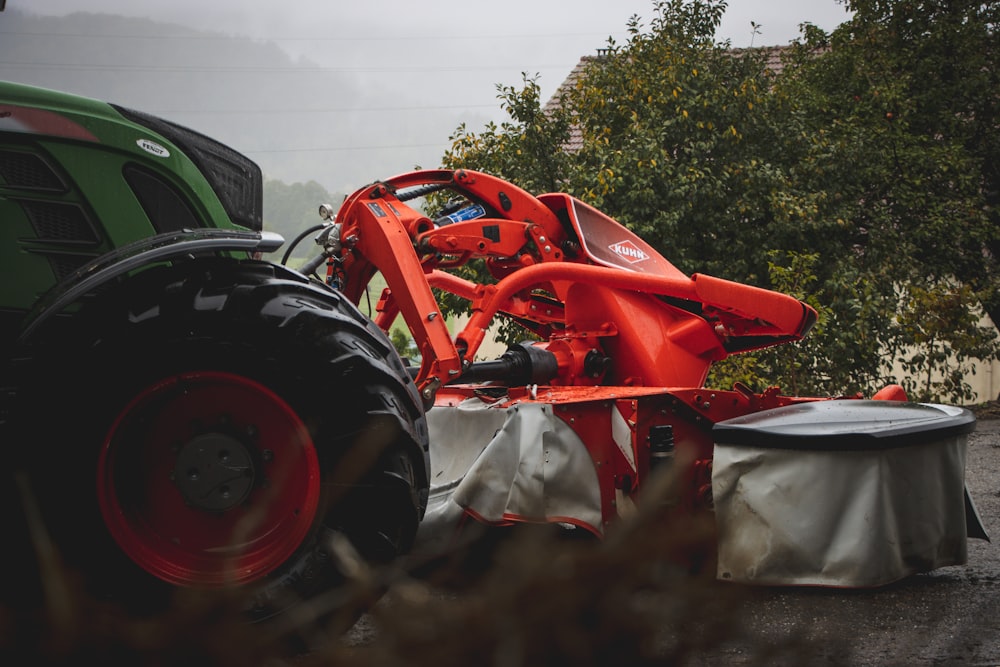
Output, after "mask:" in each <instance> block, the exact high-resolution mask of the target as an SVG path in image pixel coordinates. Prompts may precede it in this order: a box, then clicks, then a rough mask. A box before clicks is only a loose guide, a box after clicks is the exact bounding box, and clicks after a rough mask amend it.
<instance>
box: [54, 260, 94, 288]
mask: <svg viewBox="0 0 1000 667" xmlns="http://www.w3.org/2000/svg"><path fill="white" fill-rule="evenodd" d="M45 258H46V259H48V260H49V266H50V267H51V268H52V273H53V275H55V277H56V281H58V282H62V281H63V280H64V279H65V278H67V277H68V276H70V275H71V274H72V273H73V272H74V271H76V270H77V269H79V268H80V267H81V266H83V265H84V264H86V263H87V262H89V261H90V260H92V259H94V256H93V255H71V254H61V253H45Z"/></svg>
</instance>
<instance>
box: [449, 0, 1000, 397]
mask: <svg viewBox="0 0 1000 667" xmlns="http://www.w3.org/2000/svg"><path fill="white" fill-rule="evenodd" d="M849 6H850V9H852V10H853V11H854V16H853V18H852V19H850V20H849V21H847V22H846V23H845V24H843V25H842V26H841V27H840V28H838V29H837V30H835V31H834V32H833V33H832V35H827V34H826V33H824V32H823V31H821V30H819V29H817V28H815V27H813V26H808V25H807V26H805V27H804V30H803V38H802V40H800V41H799V42H797V43H796V45H795V46H794V48H792V49H791V52H790V55H789V57H788V58H787V60H786V61H785V63H784V68H783V70H782V71H781V72H780V73H778V74H776V73H774V72H773V71H772V70H771V69H769V68H768V67H767V66H766V60H765V57H766V56H767V52H766V51H764V50H744V51H739V50H733V49H731V48H729V45H728V44H727V43H721V44H720V43H716V42H715V41H714V34H715V30H716V29H717V27H718V24H719V21H720V19H721V17H722V14H723V12H724V10H725V7H726V3H725V2H722V1H719V0H658V1H654V2H653V12H654V18H653V20H652V21H651V22H650V26H649V28H648V30H646V29H644V28H643V26H642V24H641V23H640V20H639V18H638V17H634V18H633V19H632V20H631V21H630V23H629V26H628V28H629V39H628V40H627V42H626V43H624V44H622V45H618V44H615V43H614V42H609V43H608V48H607V49H606V55H604V56H603V57H601V58H597V59H594V60H592V62H591V63H590V65H589V66H588V67H587V69H586V71H585V72H584V75H583V77H582V78H581V79H580V81H579V82H578V84H577V86H576V87H575V88H573V89H571V90H568V91H565V92H564V93H563V94H562V97H561V99H560V104H559V105H558V107H557V108H556V109H548V110H546V112H544V113H543V112H542V111H541V109H540V106H539V104H538V99H537V97H538V96H537V85H535V82H534V81H533V80H530V79H526V81H525V88H524V89H523V90H521V91H516V90H513V89H503V90H502V96H503V99H504V106H505V108H507V110H508V112H509V113H511V116H512V122H511V123H505V124H504V125H502V126H501V127H496V126H488V127H487V128H486V130H485V131H484V132H482V133H480V134H473V133H469V132H468V131H467V130H466V129H465V128H461V129H460V132H459V133H458V134H457V135H456V136H455V137H454V140H455V143H454V145H453V149H452V150H451V151H449V153H448V155H447V156H446V158H447V160H446V162H447V164H448V166H452V167H467V168H475V169H483V170H486V171H490V170H495V171H494V173H497V174H498V175H501V176H503V177H505V178H508V179H510V180H513V181H514V182H516V183H518V184H519V185H521V186H522V187H525V188H526V189H528V190H529V191H530V190H534V191H540V190H548V189H551V187H550V186H551V184H552V183H553V182H555V183H556V184H558V185H561V187H559V189H560V190H563V191H567V192H570V193H571V194H575V195H577V196H579V197H581V198H582V199H584V200H587V201H588V202H589V203H591V204H593V205H595V206H597V207H598V208H600V209H602V210H604V211H605V212H606V213H608V214H609V215H611V216H612V217H615V218H617V219H618V220H620V221H621V222H623V223H624V224H626V225H627V226H629V227H631V228H632V229H633V230H635V231H636V232H638V233H639V234H640V235H642V236H643V237H644V238H646V239H647V240H648V241H650V242H651V243H652V244H653V245H654V246H656V247H657V248H658V249H659V250H660V251H661V252H662V253H663V254H664V255H665V256H666V257H667V258H668V259H670V260H671V261H672V262H674V263H675V264H677V265H678V267H679V268H681V269H682V270H684V271H686V272H688V273H693V272H696V271H697V272H703V273H710V274H714V275H718V276H721V277H726V278H730V279H734V280H739V281H743V282H749V283H752V284H756V285H759V286H763V287H769V288H772V289H779V290H781V291H787V292H789V293H792V294H794V295H795V296H797V297H798V298H800V299H803V300H805V301H807V302H810V303H814V304H817V305H822V308H820V313H821V319H820V322H819V324H818V326H817V327H816V328H815V330H814V332H813V334H812V335H811V336H810V338H809V339H808V340H807V341H805V342H803V343H802V344H798V345H791V346H781V347H778V348H775V349H772V350H767V351H764V352H759V353H756V354H754V355H752V356H747V357H743V358H740V359H733V360H731V361H729V362H728V363H723V364H720V365H718V366H717V367H716V371H715V373H714V374H713V378H712V379H713V380H725V381H729V380H732V379H744V380H753V381H755V382H759V381H764V380H765V379H766V378H769V379H770V380H771V381H773V382H776V383H780V384H782V385H784V386H788V387H794V388H795V389H796V390H797V391H805V392H810V393H812V392H825V393H842V392H850V393H853V392H855V391H863V392H866V393H871V392H873V391H875V390H877V389H878V388H880V387H881V386H882V385H883V384H884V383H886V382H887V381H892V380H895V379H896V378H894V377H893V376H892V375H891V370H892V366H893V363H892V362H893V361H894V360H895V359H896V358H902V359H903V360H904V361H906V360H907V359H909V360H910V362H912V359H913V357H912V352H913V349H912V346H913V345H917V346H918V347H919V346H920V345H924V344H926V340H927V339H923V342H921V340H918V339H916V338H914V337H913V335H912V333H913V328H912V327H910V328H908V326H909V324H907V323H911V324H912V322H913V321H914V317H916V316H917V314H918V313H924V314H927V313H929V312H930V310H929V308H930V305H929V304H928V303H927V301H926V300H924V299H913V298H902V297H903V296H906V295H909V296H913V295H915V294H932V295H937V296H939V297H941V298H944V297H945V295H947V299H946V301H947V303H948V306H947V307H943V306H942V307H941V308H939V309H938V310H937V315H939V316H944V317H945V319H944V320H943V321H942V324H941V326H938V327H936V329H935V334H934V337H933V340H934V341H935V342H934V346H937V347H938V348H940V349H947V350H950V351H951V352H954V353H956V354H957V355H958V356H959V358H960V359H962V360H963V361H962V362H961V363H966V361H967V360H969V359H977V358H978V359H986V358H990V357H991V356H993V355H995V353H996V344H995V342H994V338H995V336H994V334H993V331H992V330H991V329H987V328H983V327H978V326H972V325H969V321H970V318H972V317H973V316H974V314H975V313H976V312H977V308H978V307H979V304H980V303H982V304H984V305H985V307H986V310H987V312H990V313H991V315H992V314H994V313H995V314H996V316H997V318H998V319H1000V311H996V312H995V311H994V306H993V305H992V304H993V302H994V301H996V302H997V304H998V306H1000V289H997V287H998V285H1000V283H998V282H997V277H998V274H997V267H996V261H995V256H996V255H995V251H996V250H997V249H1000V242H998V241H1000V226H998V225H997V224H996V223H997V222H998V221H997V220H996V205H995V200H996V198H997V192H998V191H1000V183H998V180H997V174H996V169H997V168H998V167H997V165H998V164H1000V160H998V159H997V157H998V156H997V155H996V152H997V139H996V134H997V133H996V131H995V130H996V127H997V126H996V104H997V98H998V97H1000V96H998V95H997V92H996V91H997V90H998V89H1000V87H998V86H997V85H996V67H995V57H996V46H995V43H994V42H995V41H996V40H995V39H992V38H995V26H996V19H997V16H996V13H997V10H996V3H985V4H984V3H975V2H966V1H964V0H955V1H952V2H947V1H945V0H941V1H940V2H906V1H902V0H899V1H892V0H871V1H865V2H852V3H849ZM917 36H922V37H921V39H916V37H917ZM966 39H967V40H968V42H969V45H971V46H969V45H966V44H964V43H963V44H961V45H958V44H956V43H955V41H956V40H966ZM928 63H930V64H928ZM965 74H968V75H969V76H968V77H967V78H966V77H965ZM936 91H945V92H946V95H941V94H937V93H936ZM570 127H573V128H575V130H576V132H577V135H578V136H579V138H580V143H581V144H582V145H581V147H580V148H579V149H578V150H574V151H562V152H561V154H560V155H559V156H557V157H556V158H555V159H553V157H552V155H551V153H550V151H551V150H552V148H553V146H559V145H563V146H565V142H566V139H567V137H568V134H567V132H568V129H569V128H570ZM991 130H992V132H991ZM529 136H530V137H531V140H530V141H529V140H528V137H529ZM539 186H542V187H539ZM946 285H958V286H959V287H956V289H955V290H952V291H949V290H947V289H945V288H944V286H946ZM920 290H923V292H921V291H920ZM907 346H910V347H907ZM886 352H888V353H889V354H888V355H887V354H886ZM906 354H911V356H910V357H908V358H907V357H905V356H904V355H906ZM923 359H924V362H921V363H923V364H924V365H922V366H920V367H919V368H918V367H917V366H916V365H914V364H913V363H909V366H907V367H906V368H905V370H908V371H909V372H919V373H921V374H925V372H926V371H927V370H929V367H928V366H927V365H926V363H929V362H928V360H933V359H937V356H933V355H932V356H925V357H923ZM934 364H937V366H936V367H934V368H931V369H930V370H937V371H945V372H950V373H952V374H953V371H954V369H949V368H946V367H945V366H943V365H942V364H941V363H939V362H936V361H934V362H932V365H934ZM765 373H766V374H765ZM960 385H961V383H956V382H950V383H945V384H938V385H935V387H936V388H935V391H936V392H937V394H936V395H937V396H939V397H940V396H942V395H947V396H950V397H952V398H955V399H956V400H957V399H964V398H967V397H968V396H967V393H963V390H962V389H961V386H960ZM913 386H916V385H913ZM921 386H922V387H928V386H930V385H927V384H926V383H923V384H921Z"/></svg>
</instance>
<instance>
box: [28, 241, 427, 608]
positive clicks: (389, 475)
mask: <svg viewBox="0 0 1000 667" xmlns="http://www.w3.org/2000/svg"><path fill="white" fill-rule="evenodd" d="M70 334H71V335H70ZM70 334H67V333H65V332H64V333H62V334H61V335H60V343H59V345H58V346H51V345H50V346H45V347H40V348H39V350H40V351H36V354H38V355H39V356H38V358H37V359H35V363H34V364H33V366H34V367H35V368H36V370H35V371H34V372H33V380H34V384H35V385H36V390H35V391H33V392H32V391H30V390H29V391H26V392H25V395H26V396H27V397H28V398H27V400H26V402H25V403H24V404H23V408H24V410H23V411H22V414H25V415H32V417H31V418H30V420H29V421H30V428H29V429H26V430H21V431H20V434H19V436H18V437H19V438H20V440H21V441H22V442H24V443H26V446H25V447H24V449H25V450H26V451H28V452H29V456H28V457H27V458H26V466H27V468H28V471H29V475H28V482H29V488H30V489H31V491H32V493H33V495H34V496H35V497H36V498H37V501H38V503H39V505H40V507H41V510H42V516H43V519H44V523H45V525H46V527H47V528H48V530H49V531H50V532H51V533H52V535H53V536H54V538H55V542H56V545H57V547H58V548H59V550H60V552H61V553H62V556H63V559H64V561H65V562H66V563H67V564H68V565H69V567H70V568H71V569H72V570H73V571H77V572H79V573H80V574H81V575H82V576H83V577H85V579H86V580H87V582H88V584H89V585H90V588H91V590H94V591H97V592H99V594H101V595H102V596H106V597H109V598H110V599H112V600H115V601H120V602H122V603H123V604H125V605H129V606H130V607H133V608H139V609H138V610H139V611H143V609H142V608H144V607H150V609H149V610H148V611H149V612H150V613H153V612H156V611H157V610H156V609H155V606H156V604H157V602H156V601H158V600H161V601H162V600H167V599H169V597H170V595H171V594H172V593H173V592H176V590H177V589H187V588H200V587H207V588H210V589H212V588H215V589H225V590H227V591H232V590H238V591H239V592H240V594H241V595H242V599H243V600H244V611H245V613H246V614H247V615H248V616H249V618H251V619H252V620H261V619H265V618H269V617H271V616H273V615H275V614H278V613H281V612H282V611H285V610H287V609H288V608H289V607H290V606H293V605H295V604H297V603H298V602H300V601H303V600H310V599H314V598H316V597H317V596H318V595H320V594H321V593H324V592H326V591H329V590H331V589H333V588H336V587H337V586H338V585H340V584H341V583H342V582H343V581H344V574H343V573H342V572H341V571H340V570H339V569H338V567H337V561H336V559H334V558H332V557H331V549H330V544H331V538H332V536H334V535H336V534H340V535H343V536H346V537H347V538H348V540H349V542H350V543H351V544H352V545H353V546H354V548H355V549H356V550H357V551H358V552H359V553H360V554H361V556H362V557H363V558H365V559H367V560H369V561H374V562H386V561H389V560H391V559H393V558H395V557H396V556H398V555H400V554H403V553H405V552H407V551H408V550H409V549H410V547H411V546H412V543H413V539H414V536H415V533H416V530H417V526H418V523H419V521H420V520H421V518H422V517H423V512H424V507H425V505H426V501H427V489H428V459H427V457H428V449H427V429H426V423H425V420H424V414H423V408H422V404H421V401H420V398H419V395H418V393H417V391H416V388H415V387H414V385H413V382H412V380H411V379H410V378H409V376H408V374H407V372H406V369H405V368H404V366H403V365H402V362H401V361H400V359H399V357H398V356H397V354H396V352H395V350H394V348H393V346H392V345H391V343H390V342H389V340H388V339H387V337H386V336H385V335H384V334H383V333H382V332H381V331H380V330H379V329H377V328H376V327H375V326H374V324H372V323H371V322H370V321H369V320H368V319H367V318H366V317H364V316H363V315H362V314H361V313H360V312H359V311H358V310H357V309H356V308H355V307H354V306H353V305H352V304H350V303H349V302H348V301H347V300H346V299H345V298H343V297H342V295H340V294H339V293H338V292H335V291H333V290H329V289H327V288H325V287H324V286H322V285H319V284H317V283H315V282H312V281H309V280H308V279H306V278H305V277H303V276H301V275H300V274H298V273H295V272H293V271H289V270H287V269H284V268H283V267H280V266H275V265H272V264H268V263H264V262H251V261H243V262H237V261H235V260H222V259H197V260H192V261H191V262H189V263H186V264H183V265H180V266H175V267H160V268H154V269H150V270H148V271H145V272H143V273H141V274H139V275H138V276H136V277H134V278H132V279H130V280H129V281H127V282H126V283H125V284H123V285H121V286H117V287H115V288H114V289H111V290H109V291H107V292H106V293H105V294H103V295H101V296H99V297H97V298H95V299H94V300H93V302H92V303H90V304H89V305H87V306H86V307H85V308H84V309H83V310H82V312H81V313H80V314H79V315H78V316H76V317H75V318H74V322H73V325H72V327H71V331H70ZM50 342H51V341H50Z"/></svg>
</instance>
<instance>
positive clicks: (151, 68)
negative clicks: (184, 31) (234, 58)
mask: <svg viewBox="0 0 1000 667" xmlns="http://www.w3.org/2000/svg"><path fill="white" fill-rule="evenodd" d="M575 65H576V63H572V64H570V65H531V66H525V65H468V66H462V65H449V66H435V67H402V66H392V67H371V66H365V67H322V66H312V67H303V66H300V65H295V66H288V67H246V66H243V67H241V66H226V65H218V66H207V65H195V66H182V65H86V64H79V63H28V62H10V61H7V62H0V67H23V68H28V69H61V70H76V71H110V72H229V73H233V72H239V73H244V74H259V73H262V72H268V73H282V74H293V73H307V72H340V73H364V74H380V73H399V72H404V73H414V72H482V71H489V70H511V69H516V70H519V71H521V70H530V71H539V70H555V69H565V68H567V67H573V66H575Z"/></svg>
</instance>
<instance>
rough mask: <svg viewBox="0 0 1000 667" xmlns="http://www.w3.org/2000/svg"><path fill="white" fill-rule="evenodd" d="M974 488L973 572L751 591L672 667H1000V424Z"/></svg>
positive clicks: (974, 457)
mask: <svg viewBox="0 0 1000 667" xmlns="http://www.w3.org/2000/svg"><path fill="white" fill-rule="evenodd" d="M966 482H967V485H968V488H969V490H970V492H971V494H972V497H973V499H974V501H975V503H976V505H977V507H978V509H979V512H980V515H981V518H982V520H983V524H984V525H985V527H986V530H987V532H988V533H989V534H990V536H991V537H992V538H993V541H992V542H986V541H983V540H978V539H970V540H969V542H968V562H967V564H966V565H963V566H955V567H947V568H941V569H938V570H935V571H934V572H931V573H927V574H922V575H917V576H913V577H910V578H909V579H906V580H904V581H902V582H898V583H896V584H892V585H890V586H885V587H882V588H878V589H868V590H857V589H853V590H845V589H829V588H752V587H751V588H748V590H747V591H746V595H745V596H741V597H740V598H739V600H738V601H737V602H736V603H735V604H736V605H738V606H739V607H740V608H738V609H732V610H731V611H732V614H731V618H732V619H733V620H734V623H736V624H738V626H737V627H731V628H729V629H728V630H726V631H725V632H723V633H722V634H723V635H725V636H726V638H725V639H721V638H720V639H721V641H719V642H715V643H712V642H708V643H707V644H705V643H702V644H701V645H700V647H699V649H698V650H696V651H693V652H687V654H686V655H684V656H682V657H680V659H679V660H678V656H677V655H676V654H674V655H673V656H671V657H667V656H665V657H667V662H668V663H671V664H685V665H698V666H701V665H738V666H748V665H768V666H770V665H852V666H853V665H859V666H869V665H872V666H874V665H879V666H882V665H891V666H897V665H898V666H900V667H902V666H922V665H935V666H938V665H973V666H987V665H988V666H996V667H1000V419H985V420H984V419H980V421H979V422H978V423H977V426H976V430H975V432H974V433H972V434H970V435H969V439H968V450H967V461H966ZM443 597H445V598H448V597H449V596H448V595H447V594H445V595H444V596H443ZM378 635H379V633H378V631H377V630H375V628H374V627H373V626H372V623H371V621H370V620H369V619H367V618H362V619H361V621H360V622H359V623H358V624H357V625H356V626H355V628H354V629H353V630H352V631H351V632H350V633H348V636H347V638H346V639H347V640H348V643H349V644H352V645H354V646H357V647H360V646H368V647H372V646H373V645H377V644H378V643H379V642H380V639H379V637H378ZM667 654H668V655H669V654H670V651H667ZM674 661H676V662H674Z"/></svg>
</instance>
